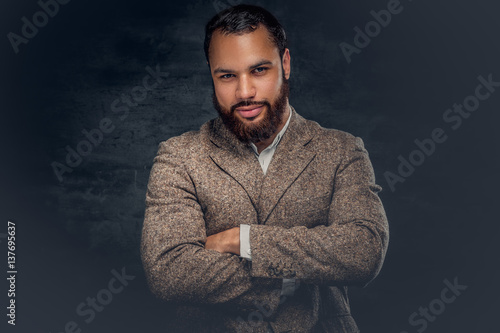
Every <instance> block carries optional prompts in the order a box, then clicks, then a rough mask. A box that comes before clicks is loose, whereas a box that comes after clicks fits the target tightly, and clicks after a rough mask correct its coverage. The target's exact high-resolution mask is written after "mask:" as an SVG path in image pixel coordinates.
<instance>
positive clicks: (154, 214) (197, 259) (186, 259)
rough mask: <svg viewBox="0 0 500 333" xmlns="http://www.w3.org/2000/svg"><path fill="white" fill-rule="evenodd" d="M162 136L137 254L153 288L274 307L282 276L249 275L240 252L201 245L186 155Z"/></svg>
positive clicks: (198, 299)
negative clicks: (230, 251)
mask: <svg viewBox="0 0 500 333" xmlns="http://www.w3.org/2000/svg"><path fill="white" fill-rule="evenodd" d="M171 142H172V140H169V141H167V142H162V143H161V144H160V148H159V150H158V154H157V156H156V157H155V159H154V163H153V167H152V169H151V173H150V178H149V183H148V188H147V193H146V212H145V219H144V225H143V230H142V239H141V257H142V262H143V266H144V270H145V274H146V277H147V280H148V284H149V286H150V289H151V291H152V292H153V293H154V294H155V295H156V296H158V297H159V298H161V299H164V300H167V301H175V302H177V303H183V304H197V305H201V304H219V305H227V306H229V307H230V308H231V309H235V310H249V311H250V310H252V309H255V306H256V305H260V306H261V307H262V306H264V307H265V308H266V309H271V310H274V309H276V308H277V306H278V304H279V292H280V289H281V281H280V280H276V279H269V278H259V277H252V276H251V274H250V263H249V262H248V261H246V260H245V259H242V258H239V256H237V255H234V254H228V253H224V254H222V253H219V252H217V251H214V250H207V249H205V242H206V238H207V236H206V229H205V220H204V217H203V212H202V209H201V206H200V205H199V203H198V200H197V197H196V189H195V187H194V184H193V182H192V180H191V178H190V176H189V174H188V173H187V172H186V168H185V167H184V163H185V156H182V152H181V149H179V148H177V147H176V145H175V144H171Z"/></svg>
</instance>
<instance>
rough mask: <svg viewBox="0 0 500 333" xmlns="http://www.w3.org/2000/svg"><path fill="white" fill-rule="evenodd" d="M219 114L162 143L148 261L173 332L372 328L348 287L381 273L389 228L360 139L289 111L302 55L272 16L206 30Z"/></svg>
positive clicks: (249, 15)
mask: <svg viewBox="0 0 500 333" xmlns="http://www.w3.org/2000/svg"><path fill="white" fill-rule="evenodd" d="M205 32H206V35H205V55H206V59H207V63H208V66H209V69H210V73H211V75H212V81H213V87H214V94H213V101H214V107H215V109H216V110H217V111H218V113H219V117H218V118H216V119H213V120H211V121H208V122H207V123H205V124H204V125H203V126H202V127H201V128H200V130H198V131H191V132H187V133H184V134H183V135H180V136H177V137H173V138H170V139H168V140H167V141H164V142H162V143H160V147H159V150H158V154H157V156H156V158H155V159H154V164H153V167H152V170H151V175H150V179H149V184H148V191H147V195H146V214H145V220H144V227H143V234H142V245H141V252H142V260H143V264H144V269H145V272H146V276H147V279H148V283H149V286H150V288H151V290H152V291H153V293H154V294H155V295H157V296H158V297H160V298H161V299H164V300H166V301H169V302H172V304H175V305H176V306H177V312H176V315H175V317H176V318H177V320H176V321H175V323H174V322H167V323H165V327H166V331H168V332H266V333H267V332H349V333H352V332H358V328H357V326H356V323H355V321H354V320H353V318H352V316H351V313H350V307H349V301H348V295H347V286H349V285H358V286H364V285H366V284H367V283H368V282H370V281H371V280H372V279H373V278H374V277H375V276H376V275H377V274H378V272H379V271H380V269H381V266H382V263H383V260H384V257H385V254H386V251H387V244H388V237H389V236H388V224H387V218H386V216H385V212H384V208H383V206H382V203H381V202H380V199H379V197H378V195H377V193H378V192H379V191H380V190H381V188H380V186H378V185H376V184H375V177H374V172H373V168H372V165H371V163H370V160H369V158H368V153H367V151H366V150H365V148H364V146H363V142H362V140H361V139H360V138H357V137H354V136H352V135H351V134H348V133H346V132H342V131H339V130H333V129H326V128H323V127H321V126H320V125H318V124H317V123H316V122H313V121H310V120H306V119H304V118H303V117H302V116H300V115H299V114H298V113H297V111H296V110H295V109H294V108H293V107H292V106H291V105H290V104H289V88H288V80H289V78H290V73H291V67H290V51H289V49H288V48H287V38H286V34H285V31H284V29H283V27H282V26H281V25H280V23H279V22H278V21H277V20H276V18H275V17H274V16H273V15H272V14H270V13H269V12H267V11H266V10H264V9H263V8H260V7H256V6H249V5H238V6H235V7H231V8H228V9H226V10H224V11H222V12H221V13H219V14H218V15H216V16H215V17H214V18H212V20H210V21H209V22H208V24H207V26H206V31H205Z"/></svg>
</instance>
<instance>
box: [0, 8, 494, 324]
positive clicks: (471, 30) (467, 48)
mask: <svg viewBox="0 0 500 333" xmlns="http://www.w3.org/2000/svg"><path fill="white" fill-rule="evenodd" d="M220 2H221V3H228V1H220ZM387 2H388V1H386V0H383V1H379V0H377V1H366V0H363V1H347V0H342V1H249V2H247V3H255V4H259V5H263V6H264V7H266V8H267V9H269V10H270V11H271V12H273V13H274V14H275V15H276V16H277V17H278V19H279V20H280V21H281V22H282V23H283V25H284V26H285V29H286V30H287V33H288V36H289V41H290V44H289V48H290V50H291V56H292V75H291V97H290V103H291V104H292V105H293V106H294V107H295V108H296V110H297V111H298V112H299V113H300V114H301V115H303V116H304V117H306V118H308V119H312V120H315V121H317V122H319V123H320V124H321V125H323V126H325V127H332V128H337V129H341V130H344V131H348V132H350V133H353V134H355V135H357V136H360V137H361V138H363V140H364V142H365V145H366V147H367V149H368V151H369V152H370V156H371V159H372V162H373V165H374V168H375V172H376V177H377V182H378V183H379V184H380V185H381V186H382V187H383V188H384V191H383V192H382V193H381V198H382V200H383V202H384V205H385V208H386V211H387V215H388V218H389V223H390V228H391V240H390V247H389V252H388V255H387V258H386V262H385V266H384V268H383V269H382V272H381V273H380V275H379V276H378V278H377V279H376V280H375V281H374V282H372V283H371V284H370V285H369V286H368V287H367V288H364V289H356V288H353V290H352V304H351V306H352V311H353V314H354V316H355V318H356V320H357V322H358V324H359V326H360V328H361V329H362V331H363V332H381V333H389V332H395V333H399V332H401V331H405V330H406V331H408V332H416V328H415V327H412V326H411V325H410V324H409V322H408V317H409V315H410V314H411V313H413V312H414V311H418V309H419V307H420V306H428V305H429V303H430V302H431V301H432V300H433V299H435V298H439V297H440V294H441V290H442V289H443V288H444V287H445V285H444V284H443V280H444V279H448V280H450V281H453V279H454V278H455V277H457V278H458V281H459V283H460V284H463V285H467V286H468V289H467V290H466V291H464V292H463V294H462V295H460V296H459V297H458V298H457V299H456V301H455V302H453V303H452V304H450V305H447V306H446V310H445V311H444V313H443V314H441V315H440V316H438V317H437V319H436V320H435V321H434V322H431V323H429V326H428V328H427V329H426V330H425V331H426V332H497V331H498V329H495V328H496V327H497V326H498V324H497V322H498V321H497V316H498V315H497V313H498V311H499V310H500V308H499V305H498V304H499V302H498V296H499V288H498V280H499V279H498V278H499V269H498V253H499V252H498V246H497V245H496V243H497V241H496V239H497V237H498V233H499V229H500V228H499V226H498V222H499V219H498V214H497V212H496V211H497V208H498V203H497V202H498V185H499V177H498V174H497V172H498V170H499V164H500V163H499V162H500V161H499V155H498V149H497V147H496V146H495V142H497V140H498V139H499V134H498V130H497V126H498V123H499V120H500V117H499V113H500V110H499V106H500V91H497V92H495V93H494V94H492V95H491V97H490V98H489V99H488V100H486V101H484V102H482V103H481V105H480V107H479V109H478V110H477V111H476V112H475V113H473V114H472V115H471V116H470V118H468V119H466V120H464V122H463V124H462V126H461V127H460V128H459V129H457V130H455V131H453V130H451V129H450V126H449V124H445V123H444V121H443V119H442V116H443V113H444V111H445V110H446V109H447V108H449V107H451V106H452V105H453V104H454V103H462V102H463V100H464V98H465V97H466V96H468V95H471V94H472V93H474V89H475V87H476V86H477V84H478V83H479V82H478V81H477V79H476V78H477V77H478V76H479V75H483V76H484V77H487V76H488V75H489V74H493V78H494V80H495V81H500V63H499V59H500V46H499V43H498V40H499V38H498V35H499V32H500V21H499V20H498V13H499V9H500V5H499V4H498V2H496V1H494V0H489V1H488V0H476V1H463V0H462V1H456V0H455V1H452V0H434V1H430V0H414V1H412V2H410V1H408V0H404V1H402V5H403V7H404V10H403V12H402V13H400V14H398V15H395V16H393V18H392V22H391V23H390V25H389V26H388V27H386V28H384V29H382V31H381V33H380V34H379V35H378V36H377V37H375V38H373V40H372V42H371V44H370V45H369V46H368V47H366V48H365V49H363V50H362V52H361V54H359V55H357V54H354V55H353V57H352V59H353V61H352V63H351V64H347V62H346V60H345V59H344V57H343V56H342V53H341V51H340V48H339V43H341V42H349V43H351V44H352V42H353V37H354V30H353V28H354V27H355V26H359V27H364V25H365V24H366V23H367V22H368V21H370V20H372V17H371V16H370V14H369V13H370V11H371V10H376V11H379V10H381V9H384V8H386V6H387ZM39 10H40V8H39V6H38V5H37V3H36V1H34V0H31V1H27V0H23V1H18V0H3V1H2V3H1V4H0V13H1V14H0V17H1V21H0V28H1V29H0V31H1V33H2V35H3V37H2V42H1V43H0V48H1V49H0V52H1V53H0V54H1V62H0V66H1V72H0V75H1V80H0V82H1V89H0V94H1V97H2V100H1V111H2V112H1V116H2V117H1V121H0V123H1V125H2V128H1V132H0V135H1V138H0V139H1V140H0V144H1V150H0V151H1V155H0V159H1V176H0V177H1V179H0V181H1V182H0V189H1V192H0V194H1V200H0V233H4V234H5V233H6V231H7V221H8V220H11V221H14V222H16V224H17V261H18V271H19V273H18V281H17V291H18V292H17V324H18V325H16V327H15V328H13V327H11V326H9V325H7V324H6V321H7V319H6V316H5V314H4V313H3V311H5V310H2V314H1V317H0V318H3V319H2V321H3V322H2V324H1V325H2V327H7V328H8V329H9V332H10V331H17V332H28V330H29V331H30V332H62V331H64V326H65V325H66V323H67V322H69V321H75V322H77V323H78V324H79V327H80V328H81V329H82V331H83V332H168V331H169V330H168V328H169V316H172V312H171V311H170V309H169V307H168V306H167V305H165V304H162V303H161V302H159V301H157V300H155V299H154V297H153V296H151V295H150V294H149V291H148V290H147V287H146V285H145V280H144V275H143V272H142V268H141V262H140V256H139V241H140V232H141V227H142V221H143V214H144V199H145V191H146V185H147V181H148V176H149V172H150V168H151V165H152V161H153V158H154V156H155V154H156V150H157V146H158V143H159V142H160V141H163V140H166V139H167V138H169V137H171V136H174V135H178V134H181V133H183V132H185V131H187V130H193V129H198V128H199V127H200V125H201V124H202V123H203V122H205V121H207V120H208V119H211V118H213V117H215V116H216V112H215V110H213V108H212V105H211V99H210V98H211V89H212V88H211V84H210V80H211V78H210V75H209V72H208V68H207V66H206V64H205V60H204V54H203V48H202V41H203V36H204V24H205V23H206V21H208V19H210V18H211V17H212V16H213V15H214V14H215V13H216V6H214V2H213V1H211V0H204V1H201V0H200V1H176V2H172V1H170V2H169V1H153V0H143V1H118V0H111V1H97V0H90V1H78V0H73V1H71V2H70V3H69V4H67V5H64V6H61V8H60V10H59V13H58V14H57V15H56V16H55V17H54V18H51V19H50V21H49V23H48V24H47V26H45V27H43V28H41V29H40V31H39V33H38V35H37V36H35V37H34V38H33V39H32V40H30V41H29V43H28V44H26V45H21V46H20V52H19V53H18V54H15V53H14V52H13V49H12V47H11V45H10V43H9V41H8V39H7V37H6V36H7V34H8V33H9V32H15V33H17V34H20V29H21V25H22V22H21V17H23V16H27V17H28V18H30V19H31V17H32V15H33V14H34V13H35V12H37V11H39ZM156 64H160V66H161V68H162V70H164V71H166V72H169V74H170V76H169V77H168V78H167V79H166V80H165V81H164V82H163V83H162V84H161V85H160V86H158V88H157V89H156V90H155V91H153V92H151V93H150V94H149V95H148V97H147V98H146V100H144V101H143V102H142V103H140V104H139V105H138V106H137V107H134V108H132V109H131V110H130V114H129V115H128V117H127V118H126V119H124V120H120V119H119V118H118V116H117V115H116V114H114V113H113V112H112V111H111V109H110V105H111V103H112V101H113V100H114V99H116V98H118V97H119V96H120V95H121V94H122V93H127V92H129V91H130V90H131V89H132V88H133V87H134V86H137V85H139V84H141V81H142V78H143V76H144V75H145V74H146V71H145V70H144V68H145V67H146V66H151V67H155V66H156ZM105 117H109V118H110V119H112V120H113V123H114V124H115V125H116V128H115V129H114V131H113V132H112V133H110V134H105V136H104V139H103V142H102V143H101V144H100V145H99V146H98V147H96V148H95V149H94V150H93V152H92V153H91V154H90V155H89V156H86V157H84V158H83V163H82V164H81V165H80V166H78V167H77V168H75V169H74V171H73V172H72V173H67V174H65V175H64V176H63V181H62V182H60V181H59V180H58V179H57V177H56V176H55V175H54V172H53V170H52V167H51V163H52V162H53V161H57V162H64V160H65V155H66V151H65V146H66V145H69V146H71V147H73V148H75V147H76V145H77V144H78V143H79V142H80V141H81V140H82V139H85V137H84V135H83V134H82V130H83V129H86V130H90V129H92V128H96V127H97V126H98V124H99V121H100V120H101V119H103V118H105ZM436 127H441V128H443V129H444V130H445V132H446V134H447V135H448V140H447V141H446V142H444V143H442V144H439V145H437V147H436V151H435V153H434V154H432V155H431V156H429V157H428V158H427V159H426V160H425V162H424V164H423V165H421V166H419V167H417V168H416V171H415V172H414V174H413V175H411V176H410V177H408V179H407V180H406V181H405V182H404V183H399V184H397V185H396V191H395V192H392V191H391V190H390V189H389V186H388V184H387V182H386V180H385V178H384V172H385V171H392V172H396V169H397V166H398V163H399V162H398V159H397V158H398V156H399V155H402V156H404V157H408V155H409V154H410V152H411V151H413V150H414V149H415V148H416V146H415V144H414V143H413V141H414V140H415V139H420V140H421V139H424V138H428V137H429V136H430V133H431V131H432V130H433V129H434V128H436ZM0 241H1V243H0V248H1V249H2V251H0V258H1V259H0V262H1V264H0V267H5V265H6V264H4V263H5V262H6V261H7V259H6V252H7V250H6V240H5V238H0ZM122 267H126V272H127V273H128V274H130V275H134V276H136V278H135V280H133V281H131V282H130V285H129V286H128V287H126V288H125V290H124V291H123V292H122V293H120V294H117V295H115V296H114V298H113V301H112V302H111V303H110V304H109V305H107V306H106V307H105V309H104V310H103V311H102V312H100V313H97V316H96V318H95V320H94V321H92V322H91V323H89V324H86V323H85V322H84V320H83V317H80V316H78V315H77V314H76V312H75V309H76V307H77V305H78V304H79V303H81V302H85V300H86V298H87V297H95V296H96V294H97V293H98V291H99V290H101V289H103V288H106V287H107V284H108V282H109V280H110V279H111V277H112V275H111V270H112V269H116V270H118V271H120V270H121V269H122ZM5 271H6V269H5ZM1 274H2V275H4V274H5V273H1ZM2 280H3V281H4V284H5V280H4V279H2ZM4 284H2V285H1V286H2V290H0V295H2V296H1V298H0V299H1V300H0V304H1V308H2V309H5V307H4V306H7V297H6V296H5V295H6V289H7V286H6V285H5V286H4ZM4 290H5V291H4Z"/></svg>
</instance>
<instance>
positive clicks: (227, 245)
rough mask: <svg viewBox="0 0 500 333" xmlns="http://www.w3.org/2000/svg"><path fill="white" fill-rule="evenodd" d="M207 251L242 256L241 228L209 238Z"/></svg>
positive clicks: (206, 245)
mask: <svg viewBox="0 0 500 333" xmlns="http://www.w3.org/2000/svg"><path fill="white" fill-rule="evenodd" d="M205 249H209V250H215V251H217V252H220V253H233V254H237V255H240V228H239V227H235V228H231V229H228V230H224V231H221V232H219V233H217V234H214V235H211V236H208V237H207V241H206V243H205Z"/></svg>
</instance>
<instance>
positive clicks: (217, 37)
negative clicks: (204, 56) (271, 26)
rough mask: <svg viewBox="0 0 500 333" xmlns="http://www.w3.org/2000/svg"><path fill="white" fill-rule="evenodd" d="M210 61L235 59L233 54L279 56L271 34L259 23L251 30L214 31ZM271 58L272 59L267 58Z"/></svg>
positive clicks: (257, 56)
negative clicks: (236, 31) (233, 31)
mask: <svg viewBox="0 0 500 333" xmlns="http://www.w3.org/2000/svg"><path fill="white" fill-rule="evenodd" d="M209 54H210V57H209V58H210V62H211V65H213V64H212V62H214V61H216V62H220V61H229V60H237V59H234V57H235V56H239V57H241V56H243V55H244V56H245V57H249V56H252V55H254V56H255V57H256V58H262V56H263V55H267V57H266V58H271V57H272V58H274V57H275V56H278V57H279V50H278V47H277V46H276V45H275V43H274V42H273V40H272V37H271V34H270V33H269V31H268V30H267V28H266V27H265V26H263V25H259V26H258V27H257V29H255V30H254V31H252V32H245V33H238V34H235V33H231V34H227V33H225V32H222V31H221V30H220V29H217V30H216V31H214V33H213V35H212V40H211V42H210V52H209ZM269 60H272V59H269Z"/></svg>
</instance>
